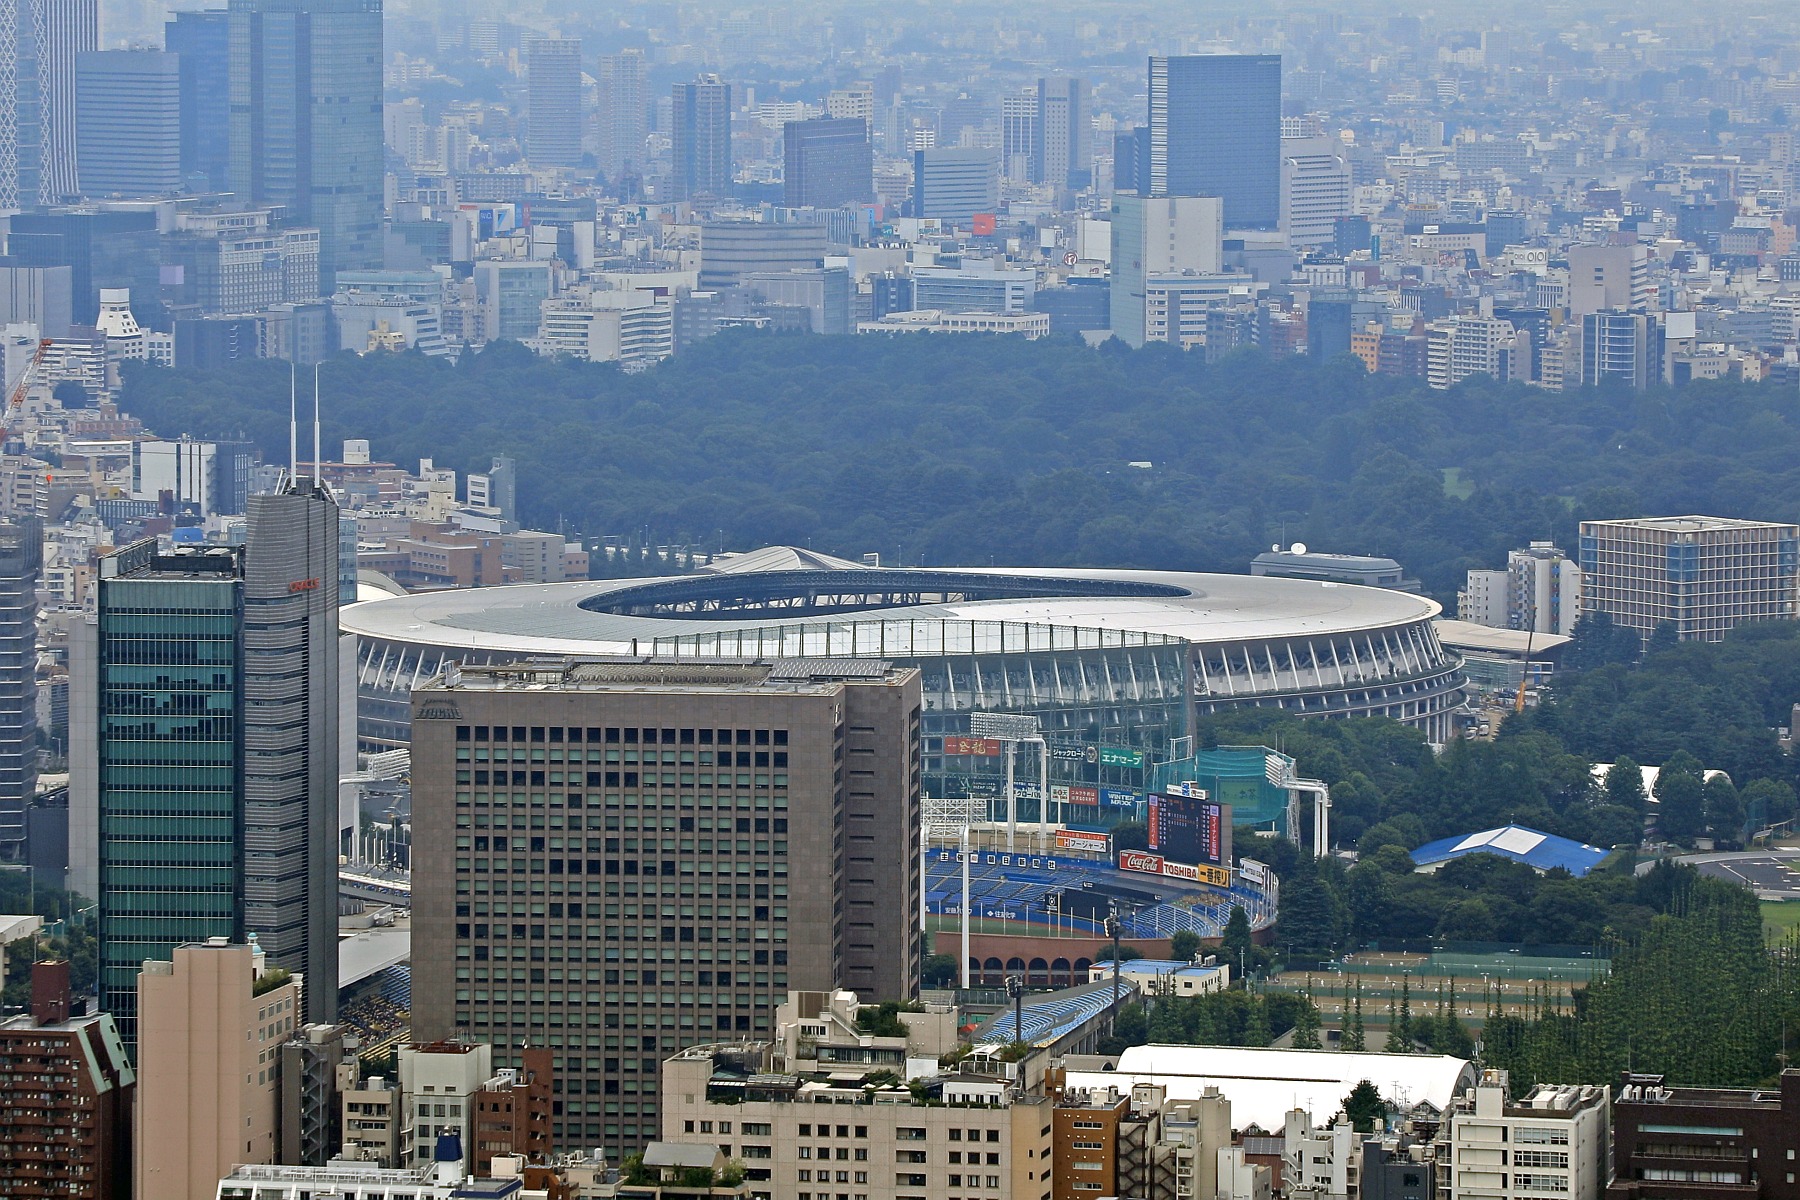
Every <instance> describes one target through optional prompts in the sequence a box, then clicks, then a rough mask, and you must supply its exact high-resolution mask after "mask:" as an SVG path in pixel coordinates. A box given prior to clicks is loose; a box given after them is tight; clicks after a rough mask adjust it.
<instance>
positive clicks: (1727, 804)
mask: <svg viewBox="0 0 1800 1200" xmlns="http://www.w3.org/2000/svg"><path fill="white" fill-rule="evenodd" d="M1701 807H1702V808H1703V809H1704V811H1705V813H1706V832H1707V835H1708V836H1709V837H1711V838H1712V839H1713V840H1714V842H1717V843H1724V844H1727V845H1733V846H1735V845H1739V844H1741V843H1742V842H1743V840H1744V801H1743V797H1741V796H1740V795H1738V790H1737V788H1735V787H1733V786H1732V785H1731V780H1730V779H1729V778H1728V777H1726V776H1724V775H1719V776H1716V777H1715V778H1712V779H1709V780H1707V781H1706V782H1705V784H1703V785H1702V788H1701Z"/></svg>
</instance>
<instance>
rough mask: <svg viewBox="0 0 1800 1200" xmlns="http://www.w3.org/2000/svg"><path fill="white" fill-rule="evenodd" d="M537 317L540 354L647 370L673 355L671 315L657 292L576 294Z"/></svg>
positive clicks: (551, 301)
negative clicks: (564, 355) (538, 321)
mask: <svg viewBox="0 0 1800 1200" xmlns="http://www.w3.org/2000/svg"><path fill="white" fill-rule="evenodd" d="M541 313H542V319H541V322H540V324H539V326H538V336H537V341H536V343H535V345H536V347H537V351H538V353H539V354H567V355H570V356H571V357H574V358H579V359H582V360H584V361H586V362H616V363H623V364H625V365H626V366H647V365H648V364H650V363H653V362H658V361H660V360H662V359H665V358H668V357H669V356H670V355H671V354H673V353H675V309H674V306H673V305H672V304H670V303H669V301H668V299H667V298H665V297H663V296H661V295H659V294H658V293H656V292H652V291H648V290H645V289H635V290H631V291H600V290H588V289H577V290H576V291H574V292H572V293H570V294H569V295H566V296H559V297H556V298H554V299H549V300H545V301H544V302H543V304H542V306H541Z"/></svg>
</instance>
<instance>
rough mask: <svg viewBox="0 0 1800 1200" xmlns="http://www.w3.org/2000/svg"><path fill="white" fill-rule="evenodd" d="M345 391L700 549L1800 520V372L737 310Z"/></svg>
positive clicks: (1483, 560)
mask: <svg viewBox="0 0 1800 1200" xmlns="http://www.w3.org/2000/svg"><path fill="white" fill-rule="evenodd" d="M287 392H288V372H287V368H286V365H285V364H283V363H279V362H273V361H251V362H245V363H239V364H235V365H233V366H231V367H230V368H228V369H224V370H220V371H212V372H202V371H171V370H165V369H162V368H153V367H139V368H136V369H134V370H131V371H130V372H129V375H128V379H127V384H126V389H125V394H124V397H123V402H122V403H123V407H124V408H125V409H126V411H128V412H130V413H132V414H133V415H135V416H138V417H141V418H142V419H143V420H144V421H145V422H146V423H148V424H149V426H150V427H151V428H152V429H155V430H157V431H158V432H160V433H163V434H165V435H174V434H179V433H190V434H194V435H196V436H213V435H231V434H237V433H240V432H241V433H244V434H246V435H247V436H249V437H250V438H251V439H252V440H254V441H255V442H256V443H257V444H258V445H260V446H261V447H262V448H263V450H264V451H265V453H266V454H267V455H268V456H269V457H271V458H281V457H284V456H285V449H286V419H287ZM324 393H325V396H326V405H325V412H324V417H325V432H326V436H327V444H328V445H335V444H336V442H337V441H338V439H341V438H344V437H366V438H369V439H370V440H371V442H372V444H373V449H374V451H375V453H376V455H377V457H378V458H383V459H388V460H391V461H394V462H397V463H401V464H404V465H406V466H408V467H411V466H413V465H415V463H416V460H417V459H419V458H421V457H428V458H432V459H434V460H435V461H436V462H437V463H438V464H439V465H441V466H449V467H454V468H456V469H458V470H463V471H467V470H485V469H486V468H487V467H488V464H489V460H490V458H491V457H492V456H493V455H495V454H510V455H513V456H514V457H515V458H516V459H517V460H518V462H519V466H520V481H519V497H520V503H521V506H522V508H523V510H524V512H523V515H524V518H525V520H526V521H527V522H529V523H532V524H534V525H537V526H539V527H545V528H557V527H558V523H559V521H560V522H562V523H563V527H564V528H569V529H574V530H578V531H581V532H583V533H585V534H588V535H592V536H600V535H608V534H614V535H631V534H635V533H639V532H641V531H646V530H647V531H650V532H651V533H652V534H653V535H655V536H657V537H659V538H660V539H661V540H663V541H666V542H678V543H690V544H695V545H700V546H706V547H714V546H715V543H718V542H723V543H724V544H726V545H727V546H730V547H734V548H738V547H748V546H753V545H759V544H765V543H772V542H793V543H800V544H807V543H810V544H811V545H812V546H813V547H814V548H816V549H820V550H827V551H832V552H836V553H841V554H847V555H860V554H862V553H864V552H866V551H879V552H881V554H882V556H883V559H884V561H901V562H914V563H916V562H918V561H920V560H921V559H923V560H924V561H926V562H928V563H934V564H945V563H986V562H988V561H990V560H993V561H999V562H1003V563H1018V564H1034V565H1063V564H1088V565H1097V566H1119V567H1158V568H1187V569H1199V570H1231V571H1241V570H1243V569H1244V567H1245V564H1246V562H1247V560H1248V559H1249V558H1250V557H1251V556H1253V555H1254V554H1255V553H1257V552H1258V551H1259V550H1263V549H1266V548H1267V547H1268V546H1269V545H1270V544H1271V543H1272V542H1275V541H1277V540H1280V539H1282V538H1284V537H1285V538H1286V539H1288V540H1296V539H1303V540H1305V541H1307V542H1309V543H1311V544H1313V545H1315V546H1317V547H1320V548H1324V549H1331V550H1338V551H1347V552H1359V553H1372V554H1387V555H1392V556H1394V557H1396V558H1398V559H1399V560H1400V561H1401V562H1402V563H1404V564H1405V565H1406V566H1407V567H1408V568H1409V569H1410V570H1411V571H1413V572H1415V573H1416V574H1418V575H1419V576H1420V577H1421V578H1423V579H1424V581H1425V583H1426V585H1427V588H1428V590H1430V591H1431V592H1432V593H1433V594H1434V595H1437V596H1439V597H1440V598H1446V599H1447V598H1449V597H1450V596H1451V595H1452V594H1453V593H1454V591H1455V589H1456V588H1457V587H1458V586H1459V585H1460V584H1461V583H1462V582H1463V573H1464V572H1465V571H1466V570H1467V569H1469V568H1470V567H1476V566H1494V565H1496V564H1497V563H1499V562H1500V561H1501V560H1502V558H1503V556H1504V554H1505V552H1506V550H1508V549H1509V548H1512V547H1515V546H1519V545H1522V544H1523V543H1524V542H1526V541H1528V540H1530V539H1533V538H1554V539H1557V540H1559V541H1560V542H1562V543H1563V544H1564V545H1565V546H1567V545H1572V539H1573V536H1574V527H1575V522H1576V521H1577V520H1578V519H1581V518H1603V517H1618V516H1636V515H1642V514H1645V513H1671V512H1714V513H1718V514H1720V515H1722V516H1756V517H1765V518H1781V519H1789V520H1791V519H1794V518H1796V517H1800V453H1797V451H1800V393H1796V392H1795V391H1793V390H1792V389H1786V390H1783V389H1779V388H1776V387H1773V386H1767V385H1756V384H1742V383H1731V382H1718V383H1703V384H1694V385H1692V386H1690V387H1688V388H1686V389H1684V390H1681V391H1677V392H1664V391H1660V390H1657V391H1651V392H1647V393H1642V394H1638V393H1632V392H1629V391H1625V390H1619V391H1612V390H1601V391H1580V392H1570V393H1554V392H1545V391H1542V390H1538V389H1534V388H1529V387H1525V386H1522V385H1501V384H1496V383H1494V382H1492V381H1491V380H1487V379H1486V378H1481V379H1473V380H1469V381H1466V382H1464V383H1463V384H1461V385H1459V386H1458V387H1456V388H1454V389H1451V390H1450V391H1447V392H1433V391H1431V390H1429V389H1427V388H1425V387H1424V386H1423V384H1422V382H1420V381H1418V380H1409V379H1400V378H1394V377H1386V376H1368V375H1365V374H1363V373H1362V371H1361V369H1360V367H1358V366H1357V365H1356V364H1355V363H1353V362H1350V361H1348V360H1343V359H1340V360H1335V361H1332V362H1326V363H1311V362H1308V361H1307V360H1305V359H1304V358H1265V357H1262V356H1260V355H1257V354H1255V353H1247V354H1243V355H1239V356H1233V357H1231V358H1229V359H1227V360H1226V361H1224V362H1221V363H1218V364H1215V365H1210V366H1209V365H1207V364H1206V363H1205V362H1204V361H1203V360H1202V359H1201V357H1200V356H1198V355H1192V354H1182V353H1180V352H1177V351H1172V350H1169V349H1168V348H1167V347H1160V346H1157V347H1149V348H1146V349H1144V350H1141V351H1135V352H1120V353H1097V352H1095V351H1092V350H1089V349H1087V348H1085V347H1084V346H1082V345H1080V344H1079V343H1076V342H1073V341H1067V340H1062V339H1045V340H1044V341H1041V342H1035V343H1033V342H1026V341H1023V340H1021V339H1011V338H987V337H975V336H964V337H904V338H875V337H859V338H821V337H801V336H777V335H769V334H759V333H755V332H752V331H738V332H733V333H729V334H724V335H721V336H719V337H716V338H713V339H711V340H710V341H708V342H705V343H703V344H701V345H700V346H698V347H696V348H694V349H693V350H691V351H690V352H687V353H684V354H683V355H681V356H680V357H679V358H675V359H671V360H669V361H668V362H665V363H663V364H662V365H660V366H658V367H656V368H655V369H652V370H649V371H645V372H642V373H639V374H625V373H622V372H620V371H618V370H617V369H615V368H614V367H612V366H606V365H594V364H584V363H575V362H569V361H560V360H548V359H542V358H538V357H536V356H535V355H533V354H531V353H530V352H529V351H527V350H526V349H525V348H524V347H522V346H519V345H517V344H514V343H504V342H503V343H496V344H494V345H492V346H490V347H488V348H487V349H486V350H485V351H483V352H482V353H480V354H469V355H466V356H465V357H464V359H463V360H462V361H461V362H460V363H458V364H457V365H454V366H453V365H451V364H449V363H447V362H444V361H442V360H434V359H427V358H424V357H421V356H418V355H415V354H401V355H390V354H380V355H368V356H365V357H361V358H357V357H353V356H348V355H345V356H341V357H339V358H335V359H333V360H331V361H330V362H328V363H326V364H325V366H324ZM1134 462H1149V463H1151V464H1152V466H1151V467H1150V468H1149V469H1147V470H1145V469H1139V468H1134V467H1131V466H1129V465H1128V464H1131V463H1134ZM1446 471H1451V472H1454V474H1453V475H1451V476H1449V477H1448V478H1447V477H1446V475H1445V472H1446ZM1452 481H1453V482H1452ZM1470 488H1472V489H1473V490H1472V491H1469V490H1468V489H1470ZM1601 653H1602V654H1604V653H1605V648H1604V647H1602V648H1601Z"/></svg>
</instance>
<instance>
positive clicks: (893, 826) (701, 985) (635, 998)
mask: <svg viewBox="0 0 1800 1200" xmlns="http://www.w3.org/2000/svg"><path fill="white" fill-rule="evenodd" d="M919 687H920V685H919V676H918V672H917V671H916V670H914V669H911V668H904V669H902V668H891V667H889V666H887V665H886V664H882V663H868V664H856V665H855V666H854V667H853V668H851V667H846V666H845V664H841V663H833V664H824V663H812V662H807V661H804V660H794V661H788V662H780V663H774V664H770V663H741V664H717V665H698V664H693V663H679V664H677V663H668V662H651V663H645V662H640V661H636V660H626V661H589V662H582V663H577V664H570V665H567V666H562V665H555V666H519V667H482V668H463V669H461V670H460V671H455V672H451V673H449V674H447V675H445V676H441V677H439V678H438V679H435V680H433V681H431V682H430V683H428V684H427V685H426V686H424V687H422V688H420V689H418V690H417V691H416V692H415V693H414V695H413V702H414V708H413V725H412V755H413V797H414V800H413V803H414V813H415V820H416V822H417V824H416V826H415V828H416V829H417V831H418V832H417V834H416V835H415V836H416V839H417V840H416V841H415V843H414V853H415V854H416V855H417V856H418V859H419V861H422V862H433V863H443V864H445V865H446V867H447V868H448V869H445V870H442V871H431V872H424V873H421V874H420V876H419V877H418V878H417V879H416V881H415V894H414V898H413V902H414V909H413V911H414V914H415V915H414V935H413V936H414V939H415V941H414V953H415V955H416V956H417V958H418V960H419V961H424V962H437V963H442V964H444V969H443V970H441V971H433V972H428V973H421V974H420V975H419V976H416V977H415V980H414V990H413V1031H414V1034H415V1035H416V1036H418V1037H421V1038H444V1037H449V1036H451V1035H452V1034H458V1033H460V1034H461V1035H462V1036H467V1037H473V1038H476V1039H480V1040H487V1041H491V1042H492V1043H493V1045H494V1056H495V1065H496V1066H502V1065H505V1066H516V1065H519V1063H520V1057H519V1056H520V1052H521V1050H522V1049H523V1048H524V1047H526V1046H539V1045H544V1044H546V1043H547V1044H548V1045H549V1046H550V1048H551V1050H552V1051H553V1052H555V1051H556V1050H557V1049H558V1048H559V1046H569V1045H572V1044H573V1043H572V1041H570V1040H569V1039H574V1038H575V1037H577V1036H579V1037H582V1038H587V1039H606V1041H605V1049H604V1050H603V1052H599V1053H595V1054H589V1055H584V1056H581V1057H576V1056H574V1055H573V1054H571V1055H570V1056H569V1057H567V1058H566V1059H563V1060H562V1062H561V1063H560V1064H559V1066H560V1068H561V1069H560V1070H559V1075H558V1082H559V1083H560V1084H561V1090H562V1095H563V1106H564V1107H563V1112H562V1115H561V1117H560V1118H559V1119H558V1120H557V1122H556V1128H555V1130H554V1136H555V1137H556V1139H557V1142H558V1144H559V1145H570V1144H573V1145H581V1144H585V1143H588V1142H592V1141H595V1140H597V1139H599V1140H603V1141H604V1143H605V1144H606V1145H609V1146H620V1147H625V1148H629V1147H635V1146H641V1145H642V1144H643V1143H645V1142H647V1141H650V1140H652V1139H654V1138H656V1137H657V1133H658V1130H657V1115H658V1112H659V1109H660V1104H659V1101H658V1092H657V1078H656V1077H657V1069H658V1066H659V1064H660V1063H661V1061H662V1059H664V1058H666V1057H667V1056H668V1055H669V1054H670V1053H672V1052H674V1051H677V1050H679V1049H682V1048H684V1047H687V1046H692V1045H695V1044H698V1043H703V1042H713V1041H719V1040H724V1039H731V1038H741V1037H747V1036H749V1035H751V1034H753V1033H756V1032H758V1031H767V1030H769V1029H770V1028H771V1021H772V1018H773V1015H774V1014H773V1010H774V1007H775V1005H776V1004H777V1003H778V1002H779V1001H780V1000H781V998H783V997H784V996H785V995H786V993H787V991H788V990H789V989H790V988H802V989H817V990H827V989H831V988H833V987H837V986H853V987H855V988H856V989H857V990H858V991H859V992H861V993H863V994H865V995H869V996H886V997H902V996H911V995H914V994H916V992H917V988H918V982H917V980H918V968H919V962H920V958H919V955H920V933H919V927H918V922H917V916H916V913H917V906H918V898H919V887H920V877H919V870H918V864H917V859H916V856H915V855H912V854H897V853H894V847H896V846H903V845H912V844H913V842H914V841H916V839H917V836H918V820H919V804H920V799H919V795H920V793H919V769H920V768H919V757H918V756H919V751H920V743H919V717H920V708H921V699H920V690H919ZM514 755H517V762H514ZM502 763H504V764H505V765H504V767H502V766H501V765H500V764H502ZM652 767H654V769H652ZM515 818H517V821H518V830H517V832H515V831H514V829H513V822H514V819H515ZM515 867H516V869H515ZM514 889H518V895H517V897H515V896H514V894H513V893H514ZM514 971H519V972H521V973H525V974H529V973H530V972H544V976H543V980H544V982H543V984H542V985H537V984H527V985H524V986H521V987H518V988H514V987H512V986H511V984H512V972H514ZM553 979H554V980H555V981H557V982H556V983H554V984H552V983H551V982H550V981H551V980H553ZM578 984H579V986H578ZM545 987H548V988H549V991H548V992H545V991H544V990H543V988H545ZM549 996H556V997H558V999H556V1000H550V999H548V997H549ZM595 1044H596V1045H599V1044H600V1043H599V1042H598V1041H596V1042H595ZM577 1105H579V1106H580V1107H576V1106H577Z"/></svg>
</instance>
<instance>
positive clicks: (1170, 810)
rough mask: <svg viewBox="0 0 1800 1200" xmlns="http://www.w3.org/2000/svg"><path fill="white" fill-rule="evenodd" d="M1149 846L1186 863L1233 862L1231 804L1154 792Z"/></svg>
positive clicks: (1220, 863) (1222, 863) (1151, 800)
mask: <svg viewBox="0 0 1800 1200" xmlns="http://www.w3.org/2000/svg"><path fill="white" fill-rule="evenodd" d="M1149 825H1150V829H1149V833H1150V849H1152V850H1154V851H1155V852H1157V853H1158V854H1162V855H1165V856H1166V857H1169V858H1172V859H1175V860H1176V861H1178V862H1185V863H1211V864H1213V865H1214V866H1220V865H1229V864H1230V862H1231V806H1230V805H1226V804H1216V803H1213V802H1212V801H1209V800H1203V799H1197V798H1195V797H1193V796H1172V795H1167V794H1164V793H1152V794H1151V796H1150V813H1149Z"/></svg>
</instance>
